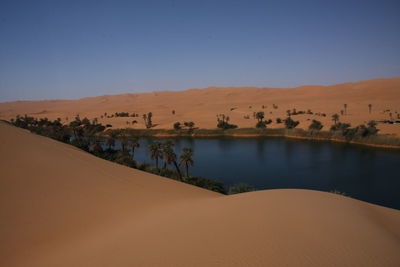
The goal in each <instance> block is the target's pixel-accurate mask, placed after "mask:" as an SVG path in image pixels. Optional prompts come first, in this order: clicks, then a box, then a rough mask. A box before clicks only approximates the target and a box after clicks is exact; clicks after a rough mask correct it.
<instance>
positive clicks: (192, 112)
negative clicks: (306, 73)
mask: <svg viewBox="0 0 400 267" xmlns="http://www.w3.org/2000/svg"><path fill="white" fill-rule="evenodd" d="M399 99H400V78H392V79H375V80H368V81H360V82H354V83H344V84H338V85H331V86H301V87H297V88H256V87H226V88H217V87H209V88H206V89H190V90H186V91H182V92H166V91H164V92H152V93H143V94H124V95H105V96H99V97H91V98H82V99H79V100H48V101H17V102H7V103H0V119H10V118H12V117H15V116H16V115H17V114H21V115H23V114H28V115H31V116H34V117H48V118H51V119H56V118H58V117H60V118H61V119H62V121H63V122H65V123H68V121H70V120H71V119H73V118H74V117H75V116H76V115H77V114H79V115H80V116H81V117H84V116H87V117H89V118H91V119H93V118H98V119H99V121H100V122H102V123H104V124H106V123H107V124H111V125H113V127H114V128H121V127H123V128H125V127H132V125H131V124H129V125H128V124H127V123H126V122H127V121H129V122H132V121H133V120H137V121H138V124H135V125H134V126H133V127H134V128H144V123H143V120H142V117H141V115H142V114H144V113H147V112H150V111H151V112H153V114H154V117H153V122H154V123H155V124H157V126H156V128H165V129H169V128H172V125H173V123H174V122H176V121H180V122H183V121H194V122H195V123H196V126H198V127H200V128H215V127H216V114H221V113H223V114H226V115H228V116H230V118H231V122H232V123H234V124H237V125H238V126H239V127H254V125H255V120H254V119H252V114H253V112H255V111H256V112H257V111H264V112H265V113H266V118H267V119H269V118H271V119H272V120H274V122H275V119H276V118H278V117H279V118H282V119H283V118H285V117H286V110H288V109H290V110H292V109H293V108H296V109H297V110H298V111H300V110H304V111H307V110H308V109H311V111H312V112H314V113H317V112H320V113H326V114H327V117H321V116H317V115H298V116H294V118H295V119H296V120H299V121H300V125H299V127H300V128H307V127H308V126H309V124H310V123H311V122H310V120H312V119H317V120H320V121H321V122H322V123H323V124H324V125H325V129H329V127H330V125H332V124H333V122H332V120H331V115H332V114H334V113H338V114H340V111H341V110H344V104H347V114H346V115H344V116H342V117H341V120H342V121H343V122H349V123H351V124H352V125H353V126H356V125H358V124H362V123H366V122H368V121H369V120H377V121H379V120H387V119H389V118H390V116H389V114H390V113H392V117H393V118H397V115H398V114H399V113H400V101H399ZM273 104H276V105H277V106H278V108H277V109H274V108H273V107H272V105H273ZM368 104H372V112H371V113H369V109H368ZM262 105H265V106H266V108H265V109H262ZM172 110H175V111H176V114H175V115H173V114H172ZM387 110H390V111H387ZM383 111H387V112H383ZM105 112H107V113H108V114H111V113H115V112H129V113H138V114H140V117H139V118H105V119H101V116H102V115H104V113H105ZM246 115H249V116H250V118H251V119H245V118H244V116H246ZM67 118H68V120H67ZM269 127H273V128H277V127H282V126H281V125H280V124H276V123H273V124H272V125H270V126H269ZM378 128H379V129H381V133H383V134H395V135H400V126H399V125H388V124H380V125H378Z"/></svg>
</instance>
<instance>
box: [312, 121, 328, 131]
mask: <svg viewBox="0 0 400 267" xmlns="http://www.w3.org/2000/svg"><path fill="white" fill-rule="evenodd" d="M323 127H324V126H323V125H322V123H321V122H320V121H317V120H312V123H311V124H310V126H309V127H308V129H309V130H315V131H320V130H321V129H322V128H323Z"/></svg>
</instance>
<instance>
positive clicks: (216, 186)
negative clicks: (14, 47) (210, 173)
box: [185, 177, 226, 194]
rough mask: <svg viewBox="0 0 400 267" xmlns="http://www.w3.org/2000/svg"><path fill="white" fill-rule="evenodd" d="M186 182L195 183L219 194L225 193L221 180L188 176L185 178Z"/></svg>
mask: <svg viewBox="0 0 400 267" xmlns="http://www.w3.org/2000/svg"><path fill="white" fill-rule="evenodd" d="M185 182H186V183H188V184H191V185H195V186H198V187H202V188H205V189H208V190H212V191H215V192H218V193H221V194H226V192H225V188H224V185H223V184H222V183H221V182H218V181H215V180H212V179H207V178H202V177H189V178H186V180H185Z"/></svg>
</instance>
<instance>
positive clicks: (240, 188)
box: [228, 183, 255, 195]
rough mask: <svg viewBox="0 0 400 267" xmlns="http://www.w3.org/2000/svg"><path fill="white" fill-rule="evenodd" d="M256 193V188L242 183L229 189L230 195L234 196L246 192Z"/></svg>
mask: <svg viewBox="0 0 400 267" xmlns="http://www.w3.org/2000/svg"><path fill="white" fill-rule="evenodd" d="M251 191H255V188H254V187H253V186H251V185H248V184H245V183H240V184H236V185H233V186H231V187H229V190H228V194H229V195H233V194H239V193H245V192H251Z"/></svg>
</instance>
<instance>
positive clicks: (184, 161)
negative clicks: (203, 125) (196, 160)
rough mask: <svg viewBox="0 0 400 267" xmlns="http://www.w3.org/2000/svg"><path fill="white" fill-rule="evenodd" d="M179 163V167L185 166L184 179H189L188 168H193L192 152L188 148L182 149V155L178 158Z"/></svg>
mask: <svg viewBox="0 0 400 267" xmlns="http://www.w3.org/2000/svg"><path fill="white" fill-rule="evenodd" d="M180 159H181V162H180V163H179V165H185V167H186V177H187V178H189V166H193V150H192V149H191V148H188V147H184V148H183V149H182V154H181V156H180Z"/></svg>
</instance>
